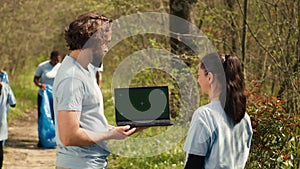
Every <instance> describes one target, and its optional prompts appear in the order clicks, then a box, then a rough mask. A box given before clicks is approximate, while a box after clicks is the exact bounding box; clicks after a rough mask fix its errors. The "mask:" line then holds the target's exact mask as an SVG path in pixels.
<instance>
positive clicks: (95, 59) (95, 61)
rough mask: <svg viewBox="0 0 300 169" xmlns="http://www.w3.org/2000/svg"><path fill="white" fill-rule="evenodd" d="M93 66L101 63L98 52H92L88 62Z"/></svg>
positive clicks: (99, 65) (100, 56) (98, 65)
mask: <svg viewBox="0 0 300 169" xmlns="http://www.w3.org/2000/svg"><path fill="white" fill-rule="evenodd" d="M90 63H91V64H92V65H93V66H95V67H98V68H99V67H101V65H102V55H101V54H100V53H93V55H92V59H91V62H90Z"/></svg>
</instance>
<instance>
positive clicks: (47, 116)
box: [38, 85, 56, 148]
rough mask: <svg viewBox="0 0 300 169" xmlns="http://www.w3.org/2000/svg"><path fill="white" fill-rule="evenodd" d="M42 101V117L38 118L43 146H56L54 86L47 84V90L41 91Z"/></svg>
mask: <svg viewBox="0 0 300 169" xmlns="http://www.w3.org/2000/svg"><path fill="white" fill-rule="evenodd" d="M40 94H41V96H42V101H41V106H40V112H41V114H40V117H39V119H38V133H39V138H40V142H41V144H42V146H43V147H44V148H54V147H55V146H56V141H55V126H54V110H53V97H52V87H51V86H50V85H47V86H46V90H43V91H42V92H41V93H40Z"/></svg>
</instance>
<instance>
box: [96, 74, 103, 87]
mask: <svg viewBox="0 0 300 169" xmlns="http://www.w3.org/2000/svg"><path fill="white" fill-rule="evenodd" d="M96 79H97V84H98V86H99V88H100V89H101V87H102V72H101V71H97V72H96Z"/></svg>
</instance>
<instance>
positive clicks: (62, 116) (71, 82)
mask: <svg viewBox="0 0 300 169" xmlns="http://www.w3.org/2000/svg"><path fill="white" fill-rule="evenodd" d="M111 26H112V20H110V19H108V18H106V17H105V16H103V15H100V14H98V13H95V12H87V13H85V14H82V15H80V16H78V17H77V18H76V19H75V20H74V21H73V22H71V23H70V24H69V26H68V27H67V28H66V30H65V40H66V42H67V45H68V47H69V49H70V53H69V54H68V55H67V56H66V57H65V58H64V60H63V62H62V64H61V67H60V68H59V71H58V73H57V76H56V77H55V81H54V86H53V100H54V112H55V130H56V136H57V137H56V143H57V146H58V149H57V158H56V168H57V169H61V168H72V169H82V168H97V169H104V168H107V163H108V162H107V156H108V155H109V154H110V152H109V150H108V148H107V140H109V139H124V138H126V137H128V136H130V135H132V134H133V133H135V132H136V128H130V126H118V127H114V126H111V125H109V124H108V121H107V119H106V117H105V115H104V104H103V96H102V93H101V90H100V88H99V86H98V84H97V82H96V76H95V69H94V68H95V67H96V68H97V67H100V66H101V65H102V59H103V56H104V55H105V53H107V52H108V43H109V41H110V40H111V35H112V29H111Z"/></svg>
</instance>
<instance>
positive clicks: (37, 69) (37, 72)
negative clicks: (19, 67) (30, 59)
mask: <svg viewBox="0 0 300 169" xmlns="http://www.w3.org/2000/svg"><path fill="white" fill-rule="evenodd" d="M42 74H43V67H42V66H41V65H39V66H38V67H37V68H36V71H35V74H34V76H36V77H41V76H42Z"/></svg>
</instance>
